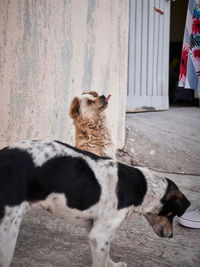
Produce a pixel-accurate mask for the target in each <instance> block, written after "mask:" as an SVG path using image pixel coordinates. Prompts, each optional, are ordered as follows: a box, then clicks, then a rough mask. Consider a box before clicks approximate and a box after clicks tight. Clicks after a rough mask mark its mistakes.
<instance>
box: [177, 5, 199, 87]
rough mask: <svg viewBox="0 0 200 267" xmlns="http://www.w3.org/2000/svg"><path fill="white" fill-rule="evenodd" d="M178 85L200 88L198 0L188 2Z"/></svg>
mask: <svg viewBox="0 0 200 267" xmlns="http://www.w3.org/2000/svg"><path fill="white" fill-rule="evenodd" d="M178 86H180V87H185V88H188V89H197V90H200V0H189V3H188V11H187V18H186V25H185V33H184V40H183V48H182V56H181V64H180V74H179V84H178Z"/></svg>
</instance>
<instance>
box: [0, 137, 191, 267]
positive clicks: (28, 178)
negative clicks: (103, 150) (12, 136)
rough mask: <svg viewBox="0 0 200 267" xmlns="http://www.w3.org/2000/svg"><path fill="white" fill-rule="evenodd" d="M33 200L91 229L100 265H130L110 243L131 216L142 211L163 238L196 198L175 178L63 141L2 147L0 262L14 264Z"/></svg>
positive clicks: (94, 259) (94, 256)
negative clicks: (114, 254)
mask: <svg viewBox="0 0 200 267" xmlns="http://www.w3.org/2000/svg"><path fill="white" fill-rule="evenodd" d="M32 203H38V204H39V205H40V206H41V207H42V208H44V209H45V210H47V211H49V212H50V213H52V214H54V215H55V216H58V217H61V218H63V219H65V220H66V221H68V222H72V223H77V224H79V225H83V226H85V227H87V228H88V230H89V233H88V238H89V244H90V247H91V253H92V264H93V266H95V267H104V266H107V267H108V266H109V267H111V266H126V264H125V263H121V262H120V263H114V262H113V261H112V260H111V259H110V257H109V247H110V242H111V240H112V238H113V236H114V235H115V233H116V232H117V230H118V229H119V227H120V226H121V224H122V223H123V222H124V221H125V220H126V219H128V218H131V217H132V216H131V215H134V214H142V215H144V216H145V217H146V218H147V220H148V221H149V223H150V224H151V225H152V227H153V229H154V231H155V232H156V234H158V235H159V236H161V237H172V233H173V229H172V221H173V218H174V216H175V215H178V216H180V215H182V214H183V213H184V212H185V210H186V209H187V208H188V206H189V204H190V202H189V201H188V200H187V199H186V197H185V196H184V195H183V194H182V193H181V192H180V191H179V189H178V188H177V186H176V185H175V184H174V183H173V182H172V181H170V180H168V179H164V178H159V177H156V175H155V173H153V172H152V171H150V170H148V169H146V168H133V167H129V166H126V165H124V164H121V163H118V162H117V161H116V160H112V159H110V158H101V157H98V156H96V155H94V154H92V153H89V152H84V151H81V150H78V149H76V148H73V147H71V146H69V145H66V144H64V143H61V142H58V141H24V142H20V143H18V144H16V145H13V146H9V147H6V148H4V149H2V150H1V151H0V266H1V267H2V266H3V267H6V266H9V265H10V263H11V261H12V257H13V253H14V249H15V244H16V240H17V236H18V232H19V226H20V223H21V220H22V217H23V215H24V213H25V212H26V211H27V209H28V208H29V206H30V205H31V204H32Z"/></svg>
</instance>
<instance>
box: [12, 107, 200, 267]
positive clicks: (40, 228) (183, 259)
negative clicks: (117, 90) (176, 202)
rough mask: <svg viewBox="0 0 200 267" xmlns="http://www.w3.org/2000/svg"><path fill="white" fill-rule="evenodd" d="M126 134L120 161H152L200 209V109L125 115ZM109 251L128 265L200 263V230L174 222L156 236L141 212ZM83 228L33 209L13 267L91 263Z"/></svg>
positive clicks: (148, 163)
mask: <svg viewBox="0 0 200 267" xmlns="http://www.w3.org/2000/svg"><path fill="white" fill-rule="evenodd" d="M126 125H127V136H126V145H125V148H124V150H123V151H121V152H119V158H120V160H122V161H124V162H127V163H129V164H139V165H144V166H148V167H150V168H151V169H153V170H155V171H157V172H159V173H160V176H164V177H168V178H170V179H172V180H173V181H175V182H176V183H177V184H178V186H179V187H180V189H181V191H182V192H184V193H185V195H186V196H187V197H188V198H189V199H190V201H191V203H192V204H191V207H190V209H191V210H192V209H195V208H198V207H199V208H200V140H199V136H200V109H199V108H195V107H187V108H180V107H179V108H170V109H169V110H168V111H162V112H152V113H136V114H127V116H126ZM111 256H112V258H113V259H114V260H115V261H119V260H120V261H125V262H127V263H128V266H129V267H139V266H140V267H141V266H142V267H156V266H159V267H160V266H162V267H169V266H173V267H174V266H180V267H187V266H192V267H199V266H200V229H189V228H185V227H182V226H180V225H179V224H178V222H177V219H175V222H174V237H173V238H172V239H161V238H159V237H157V236H156V235H155V234H154V232H153V230H152V228H151V227H150V226H149V224H148V223H147V222H146V221H145V219H144V218H143V217H140V218H137V219H135V220H134V221H130V222H128V223H127V224H126V225H123V227H122V228H121V230H120V231H119V233H118V234H117V236H116V237H115V239H114V240H113V242H112V247H111ZM90 264H91V259H90V255H89V246H88V243H87V238H86V235H85V230H84V229H81V228H78V227H75V226H72V225H68V224H66V223H65V222H64V221H62V220H60V219H57V218H55V217H52V216H50V215H48V214H47V213H45V212H43V211H41V210H40V209H39V208H33V209H32V210H30V211H29V212H28V213H27V215H26V216H25V218H24V220H23V223H22V226H21V229H20V233H19V238H18V241H17V246H16V251H15V255H14V259H13V263H12V265H11V267H23V266H24V267H26V266H27V267H33V266H35V267H51V266H52V267H53V266H54V267H57V266H59V267H64V266H65V267H71V266H72V267H73V266H74V267H75V266H76V267H85V266H90Z"/></svg>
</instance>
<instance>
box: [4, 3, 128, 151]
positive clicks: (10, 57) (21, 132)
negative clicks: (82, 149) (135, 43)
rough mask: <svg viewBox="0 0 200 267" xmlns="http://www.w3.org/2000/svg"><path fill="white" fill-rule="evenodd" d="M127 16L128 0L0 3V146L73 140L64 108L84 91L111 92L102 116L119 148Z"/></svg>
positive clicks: (70, 123) (126, 45) (124, 88)
mask: <svg viewBox="0 0 200 267" xmlns="http://www.w3.org/2000/svg"><path fill="white" fill-rule="evenodd" d="M128 20H129V1H128V0H51V1H48V0H40V1H39V0H12V1H11V0H1V1H0V147H2V146H4V145H7V144H10V143H13V142H16V141H18V140H22V139H29V138H35V139H41V138H51V139H52V138H53V139H60V140H62V141H64V142H68V143H71V144H73V140H74V127H73V125H72V121H71V119H70V118H69V116H68V109H69V105H70V102H71V100H72V98H73V97H74V96H75V95H80V94H81V92H83V91H89V90H97V91H98V92H100V93H104V94H105V95H107V94H108V93H111V94H112V97H111V99H110V105H109V108H108V109H107V114H108V119H109V121H110V123H111V125H112V130H113V134H114V136H115V138H116V139H117V140H118V147H122V146H123V144H124V135H125V133H124V125H125V107H126V105H125V104H126V103H125V102H126V87H127V57H128Z"/></svg>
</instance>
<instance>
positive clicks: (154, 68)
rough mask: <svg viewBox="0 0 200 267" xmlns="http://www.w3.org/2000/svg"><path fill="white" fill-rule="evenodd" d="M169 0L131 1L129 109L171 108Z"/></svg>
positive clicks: (131, 110) (129, 110) (133, 110)
mask: <svg viewBox="0 0 200 267" xmlns="http://www.w3.org/2000/svg"><path fill="white" fill-rule="evenodd" d="M169 28H170V1H168V0H130V38H129V77H128V92H127V112H137V111H143V110H164V109H168V107H169V102H168V75H169Z"/></svg>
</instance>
